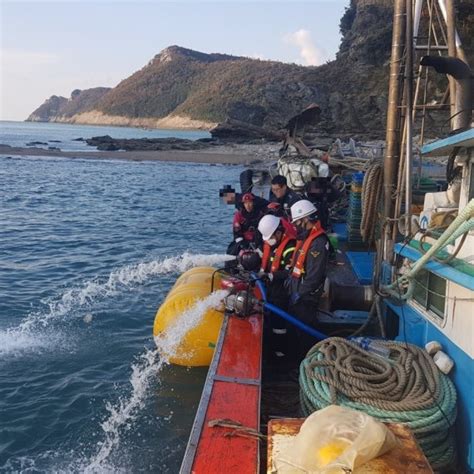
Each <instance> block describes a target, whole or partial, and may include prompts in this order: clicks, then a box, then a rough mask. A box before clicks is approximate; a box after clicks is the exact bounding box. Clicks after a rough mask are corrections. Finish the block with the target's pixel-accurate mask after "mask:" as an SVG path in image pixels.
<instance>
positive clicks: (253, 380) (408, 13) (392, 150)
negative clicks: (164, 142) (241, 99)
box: [154, 0, 474, 474]
mask: <svg viewBox="0 0 474 474" xmlns="http://www.w3.org/2000/svg"><path fill="white" fill-rule="evenodd" d="M428 3H429V5H430V8H431V9H433V8H435V7H436V8H437V10H436V11H438V13H439V15H437V18H438V20H439V18H440V17H442V13H443V11H444V15H445V17H446V18H447V19H448V21H447V35H446V36H447V41H448V44H447V45H439V44H436V45H434V46H433V50H435V51H436V52H439V51H445V50H449V57H443V58H440V57H433V56H431V55H430V53H431V51H430V49H429V48H430V46H429V44H428V51H427V53H428V54H427V55H425V56H424V57H423V59H422V60H421V63H420V67H423V68H434V69H436V70H437V71H438V72H440V73H443V74H447V75H448V76H449V77H450V85H449V87H450V88H451V89H450V94H451V103H452V104H453V109H452V111H451V114H450V115H451V118H452V120H451V122H452V123H451V126H452V132H451V133H450V134H449V135H448V136H447V137H445V138H441V139H436V140H433V141H431V142H429V143H424V144H422V146H421V147H420V150H419V151H420V152H419V155H418V157H417V161H415V160H414V156H413V150H414V148H415V147H414V144H413V130H414V128H413V118H414V116H416V114H415V113H414V111H416V110H421V109H422V107H420V106H417V100H418V99H419V94H418V93H417V92H416V91H418V90H419V87H416V88H415V94H413V76H412V72H411V71H412V70H413V57H414V49H415V48H414V47H415V46H416V45H417V43H416V39H417V38H418V37H421V36H422V35H421V33H419V31H418V29H419V28H420V26H419V25H420V16H421V14H422V8H423V2H418V1H417V2H416V3H415V4H413V3H412V2H411V1H410V0H408V1H405V0H396V1H394V30H393V46H392V62H391V74H390V85H389V87H390V90H389V100H390V103H389V108H388V112H387V139H386V148H385V155H384V160H383V162H381V161H377V160H371V161H367V163H365V164H364V165H363V166H362V168H359V169H355V170H353V172H350V173H346V174H345V178H346V181H347V182H348V186H349V187H350V192H349V193H348V198H347V199H348V213H347V216H346V222H345V223H339V224H336V225H334V226H333V229H332V231H333V237H334V239H335V240H334V241H335V242H337V244H338V247H339V249H338V250H339V251H338V253H337V256H336V258H335V259H334V260H333V261H332V263H331V264H330V268H329V270H328V285H327V287H326V290H325V293H324V295H323V297H322V299H321V303H320V307H319V309H318V311H317V312H315V317H316V318H317V321H318V323H317V324H316V325H315V326H314V327H308V326H305V325H304V324H302V323H301V322H300V321H298V320H297V319H296V318H294V317H293V316H292V315H291V314H288V313H287V312H285V311H283V310H281V309H280V308H278V307H275V306H274V305H272V304H271V303H269V302H268V301H267V300H266V288H265V284H264V281H262V280H261V279H260V278H259V277H258V275H256V273H255V272H254V271H253V270H254V269H252V268H246V267H245V265H242V264H237V265H236V266H235V268H229V267H226V268H222V269H219V268H207V269H194V270H193V272H194V273H193V274H191V275H186V274H185V275H183V276H182V277H181V278H180V280H178V282H177V284H176V285H175V287H174V288H173V290H172V292H171V293H170V296H169V297H168V298H167V299H166V300H165V302H164V304H163V306H162V308H161V309H160V311H159V312H158V314H157V318H156V320H155V330H154V334H155V337H157V338H159V337H160V333H161V332H162V331H166V324H171V322H168V323H165V322H164V318H163V315H168V316H169V315H170V314H171V315H172V314H174V313H175V312H178V311H179V310H181V311H182V310H183V308H185V307H186V306H187V305H189V304H190V301H194V300H198V299H199V298H202V297H205V295H206V294H212V293H213V292H215V291H216V290H217V289H219V290H220V291H223V292H225V293H223V295H224V297H223V307H218V306H213V308H212V310H211V314H206V316H205V318H204V319H203V322H202V324H200V326H199V328H196V329H195V330H194V329H193V331H195V332H193V333H192V334H191V335H190V337H188V338H187V341H186V347H185V348H184V349H183V350H182V351H181V355H180V356H179V357H178V359H177V360H175V361H174V362H175V363H181V364H183V365H206V364H209V371H208V374H207V378H206V382H205V384H204V388H203V392H202V396H201V401H200V404H199V407H198V410H197V413H196V417H195V420H194V424H193V427H192V429H191V433H190V436H189V441H188V444H187V448H186V452H185V455H184V458H183V463H182V466H181V471H180V472H181V473H183V474H187V473H191V472H192V473H222V472H239V473H254V472H265V470H266V471H267V472H307V471H303V470H299V471H298V470H293V471H291V470H290V471H288V470H279V464H278V462H277V461H278V459H279V456H280V454H279V451H278V450H279V449H280V448H281V446H283V444H282V443H283V441H282V440H284V439H286V438H292V437H293V436H295V435H296V434H297V433H298V432H299V431H300V429H301V426H302V425H303V423H304V421H305V418H306V417H308V416H309V415H310V414H311V413H315V412H318V411H319V410H321V409H324V408H325V407H327V406H330V405H341V406H345V407H349V408H351V409H354V410H356V411H360V412H364V413H367V414H369V415H370V416H372V417H373V418H375V419H378V420H379V421H381V422H383V423H384V424H385V426H386V427H387V429H389V430H390V431H391V432H392V433H393V434H394V436H395V437H396V438H398V445H397V447H396V448H394V449H392V450H391V451H389V452H386V453H385V454H383V455H381V456H380V457H377V458H376V459H374V460H372V461H369V462H368V463H366V464H364V465H363V466H358V467H357V469H355V470H354V471H353V472H358V473H362V472H404V473H405V472H406V473H420V474H421V473H428V472H434V471H436V472H471V471H473V470H474V443H473V440H472V436H473V432H474V397H473V388H472V387H473V386H474V362H473V357H474V337H473V331H474V323H473V321H472V314H473V301H474V264H473V261H472V260H473V258H474V153H473V152H474V129H473V128H472V115H471V100H472V98H471V96H470V90H471V85H470V84H471V82H470V81H471V79H472V73H471V72H470V70H469V68H468V66H467V64H466V63H465V61H464V60H463V54H462V48H461V46H460V42H459V39H458V37H457V33H456V30H455V27H454V25H453V22H452V20H450V19H449V18H450V9H449V4H450V2H446V4H445V2H444V1H441V0H440V1H439V2H438V3H437V4H436V2H428ZM436 5H437V6H436ZM446 7H448V8H446ZM432 11H433V10H431V13H432ZM451 15H452V12H451ZM404 18H406V20H407V21H406V23H405V22H404V21H403V20H402V19H404ZM432 18H435V16H434V15H430V20H431V19H432ZM413 25H415V26H413ZM428 30H429V31H430V32H431V31H433V30H432V27H431V24H429V25H428ZM429 35H431V33H429ZM436 41H437V40H436ZM428 43H429V41H428ZM435 46H436V47H435ZM442 46H446V47H442ZM401 71H403V72H404V74H400V73H401ZM402 76H404V77H405V83H404V84H403V83H402V82H400V77H402ZM421 76H422V75H421V74H420V75H419V77H421ZM402 91H403V93H402ZM440 108H442V107H440ZM311 109H312V111H314V107H313V106H312V107H311ZM401 111H403V117H402V116H401ZM400 124H403V125H400ZM423 134H424V132H423V133H422V140H423V138H424V137H423ZM306 158H307V157H306ZM428 161H429V163H430V165H429V166H426V164H427V162H428ZM416 165H418V166H416ZM430 166H431V167H433V166H434V167H437V169H439V168H444V170H445V172H446V180H442V181H443V182H441V181H440V180H435V179H428V178H427V177H426V172H427V169H429V168H430ZM329 167H331V159H330V160H329ZM416 170H418V173H417V172H416ZM324 172H326V170H325V171H324ZM259 176H260V175H259ZM423 179H425V181H423ZM428 182H429V184H430V186H427V185H426V184H427V183H428ZM246 184H247V186H246V189H245V191H247V190H248V184H249V183H248V182H247V183H246ZM252 184H254V185H255V187H254V188H252V191H254V192H255V193H257V194H258V193H264V192H267V189H266V188H265V183H263V184H262V182H255V183H252ZM242 191H244V190H242ZM394 196H395V199H393V197H394ZM381 202H382V203H383V205H381V204H380V203H381ZM183 286H184V287H185V288H184V289H183ZM182 295H185V296H184V297H183V298H184V299H182V298H181V296H182ZM168 316H167V317H168ZM272 317H278V318H283V319H285V320H286V321H287V323H288V324H289V325H296V326H298V327H299V329H301V330H304V331H307V332H308V333H309V334H311V335H312V336H313V337H314V340H315V345H314V347H313V348H312V349H311V350H310V351H309V352H308V354H307V355H306V356H305V358H304V359H303V360H302V361H301V360H299V359H298V357H296V355H293V356H291V355H290V356H289V357H288V358H287V359H285V361H284V362H282V361H281V360H276V359H275V358H274V357H272V355H271V350H268V348H269V345H270V344H271V341H270V339H269V337H268V331H267V330H266V325H267V323H268V319H269V318H272ZM171 320H172V318H171ZM167 321H168V319H167ZM361 336H362V337H361ZM296 344H297V342H296ZM354 360H356V361H357V363H354ZM203 361H204V362H203ZM361 374H363V375H361ZM394 374H395V375H394ZM371 377H372V378H371ZM384 377H385V378H384ZM375 378H376V379H377V382H376V383H375V382H373V380H374V379H375ZM354 380H355V382H354V384H355V385H351V383H353V381H354ZM354 386H355V387H356V388H357V390H356V389H354ZM356 392H357V393H356ZM285 437H286V438H285ZM278 446H280V448H278ZM339 454H340V452H339V451H338V452H335V453H333V455H332V460H334V459H337V456H338V455H339ZM280 466H281V464H280ZM287 467H288V466H287ZM315 472H320V471H315ZM321 472H322V471H321Z"/></svg>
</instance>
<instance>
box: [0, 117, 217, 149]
mask: <svg viewBox="0 0 474 474" xmlns="http://www.w3.org/2000/svg"><path fill="white" fill-rule="evenodd" d="M104 135H109V136H110V137H112V138H168V137H175V138H184V139H188V140H196V139H198V138H209V137H210V136H211V135H210V133H209V132H206V131H202V130H166V129H141V128H131V127H108V126H101V125H71V124H65V123H44V122H10V121H0V144H4V145H10V146H15V147H20V148H22V147H27V146H28V144H29V143H32V142H37V143H36V144H35V145H33V144H32V145H30V146H35V147H37V148H46V149H47V148H48V147H55V148H59V149H60V150H61V151H88V150H89V151H95V150H96V147H91V146H89V145H87V143H86V142H85V140H86V139H87V138H92V137H100V136H104Z"/></svg>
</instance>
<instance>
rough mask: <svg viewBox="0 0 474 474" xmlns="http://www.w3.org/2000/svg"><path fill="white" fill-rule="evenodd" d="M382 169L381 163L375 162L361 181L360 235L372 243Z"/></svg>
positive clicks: (379, 196) (379, 199) (380, 195)
mask: <svg viewBox="0 0 474 474" xmlns="http://www.w3.org/2000/svg"><path fill="white" fill-rule="evenodd" d="M382 181H383V169H382V164H381V163H375V164H373V165H371V166H369V168H368V169H367V171H366V173H365V175H364V181H363V183H362V196H361V199H362V220H361V223H360V235H361V236H362V240H363V241H364V242H368V243H372V242H373V241H374V237H375V227H376V225H377V208H378V206H379V205H380V201H381V197H382V184H383V183H382Z"/></svg>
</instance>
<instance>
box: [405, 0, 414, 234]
mask: <svg viewBox="0 0 474 474" xmlns="http://www.w3.org/2000/svg"><path fill="white" fill-rule="evenodd" d="M406 15H407V16H406V60H405V85H406V111H405V112H406V113H405V127H406V140H405V141H406V152H405V156H406V166H405V172H406V186H405V193H406V194H405V215H406V221H405V235H406V236H407V237H408V236H409V235H411V202H412V175H413V170H412V168H413V10H412V0H406Z"/></svg>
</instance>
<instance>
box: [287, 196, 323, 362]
mask: <svg viewBox="0 0 474 474" xmlns="http://www.w3.org/2000/svg"><path fill="white" fill-rule="evenodd" d="M291 216H292V222H293V223H294V224H295V226H296V228H297V239H298V242H297V245H296V250H295V253H294V256H293V268H292V270H291V273H290V276H289V278H288V280H287V281H286V285H287V288H288V292H289V301H290V304H289V312H290V314H292V315H294V316H295V317H296V318H298V319H299V320H300V321H301V322H303V323H305V324H307V325H308V326H313V327H314V326H315V325H316V323H317V309H318V305H319V300H320V297H321V295H322V293H323V290H324V282H325V280H326V273H327V266H328V257H329V252H330V243H329V239H328V237H327V236H326V233H325V231H324V229H323V227H322V226H321V222H320V220H319V216H318V211H317V209H316V207H315V206H314V204H313V203H312V202H310V201H308V200H306V199H302V200H300V201H298V202H296V203H295V204H293V206H291ZM299 336H300V343H301V348H300V350H301V352H300V355H303V357H304V354H306V352H307V350H308V349H309V348H310V347H311V346H312V344H313V343H314V339H313V338H312V337H311V336H308V335H307V334H306V333H304V332H302V331H299Z"/></svg>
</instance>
